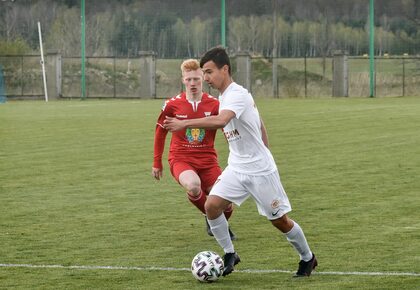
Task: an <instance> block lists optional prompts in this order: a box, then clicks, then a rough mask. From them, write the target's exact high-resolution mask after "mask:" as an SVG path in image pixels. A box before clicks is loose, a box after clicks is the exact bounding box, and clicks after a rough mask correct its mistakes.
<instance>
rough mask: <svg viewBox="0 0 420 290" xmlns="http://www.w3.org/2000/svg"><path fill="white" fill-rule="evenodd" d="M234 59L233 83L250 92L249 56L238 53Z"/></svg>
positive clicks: (246, 53) (244, 53)
mask: <svg viewBox="0 0 420 290" xmlns="http://www.w3.org/2000/svg"><path fill="white" fill-rule="evenodd" d="M235 59H236V75H235V80H234V81H235V82H236V83H238V84H240V85H241V86H243V87H244V88H246V89H247V90H248V91H249V92H251V56H250V55H249V53H248V52H238V53H237V54H236V55H235Z"/></svg>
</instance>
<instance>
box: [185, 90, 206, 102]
mask: <svg viewBox="0 0 420 290" xmlns="http://www.w3.org/2000/svg"><path fill="white" fill-rule="evenodd" d="M185 94H186V96H187V100H188V101H190V102H198V101H201V97H202V96H203V92H200V93H196V94H193V93H188V92H186V93H185Z"/></svg>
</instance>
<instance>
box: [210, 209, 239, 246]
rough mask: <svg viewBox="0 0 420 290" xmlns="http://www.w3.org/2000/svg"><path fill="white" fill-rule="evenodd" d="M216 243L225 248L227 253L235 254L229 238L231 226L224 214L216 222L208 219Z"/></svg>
mask: <svg viewBox="0 0 420 290" xmlns="http://www.w3.org/2000/svg"><path fill="white" fill-rule="evenodd" d="M207 221H208V222H209V225H210V229H211V232H212V233H213V235H214V237H215V238H216V241H217V242H218V243H219V245H220V246H221V247H222V248H223V250H224V252H225V253H234V252H235V249H234V247H233V244H232V240H231V239H230V236H229V225H228V222H227V220H226V217H225V215H224V214H221V215H220V216H219V217H218V218H216V219H214V220H209V219H207Z"/></svg>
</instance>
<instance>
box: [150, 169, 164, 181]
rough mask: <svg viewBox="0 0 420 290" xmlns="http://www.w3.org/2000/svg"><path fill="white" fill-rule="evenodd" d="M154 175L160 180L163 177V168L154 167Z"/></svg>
mask: <svg viewBox="0 0 420 290" xmlns="http://www.w3.org/2000/svg"><path fill="white" fill-rule="evenodd" d="M152 176H153V177H154V178H155V179H156V180H160V179H161V178H162V168H156V167H152Z"/></svg>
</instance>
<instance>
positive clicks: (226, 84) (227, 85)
mask: <svg viewBox="0 0 420 290" xmlns="http://www.w3.org/2000/svg"><path fill="white" fill-rule="evenodd" d="M231 83H233V80H232V78H231V77H229V78H228V79H226V82H224V83H223V85H222V86H221V87H220V89H219V92H220V94H221V95H223V93H224V92H225V90H226V89H227V88H228V87H229V86H230V84H231Z"/></svg>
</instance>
